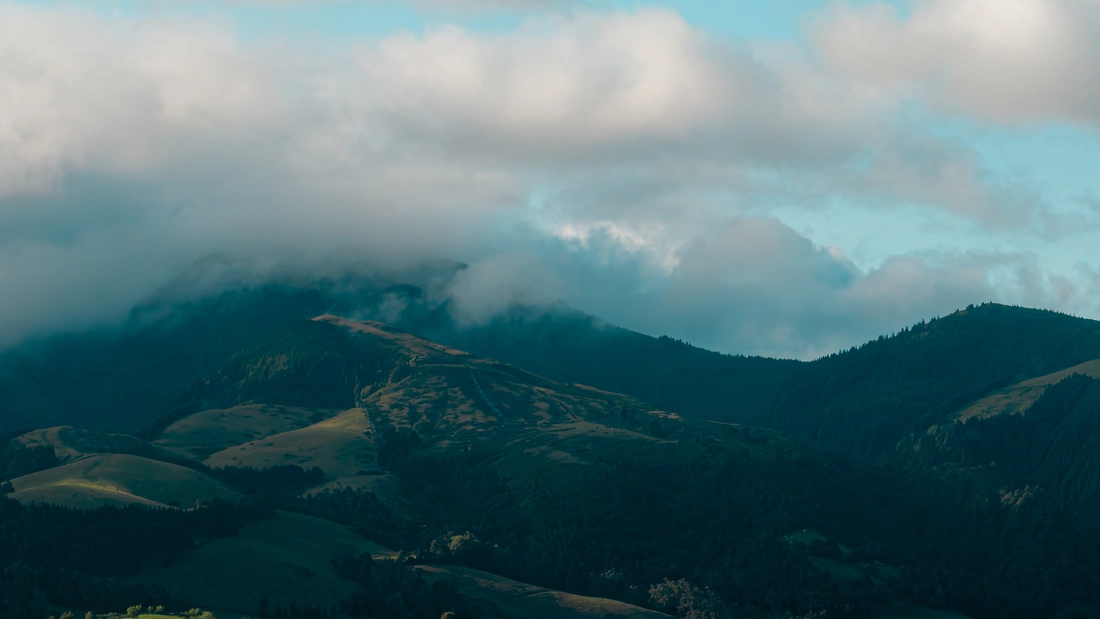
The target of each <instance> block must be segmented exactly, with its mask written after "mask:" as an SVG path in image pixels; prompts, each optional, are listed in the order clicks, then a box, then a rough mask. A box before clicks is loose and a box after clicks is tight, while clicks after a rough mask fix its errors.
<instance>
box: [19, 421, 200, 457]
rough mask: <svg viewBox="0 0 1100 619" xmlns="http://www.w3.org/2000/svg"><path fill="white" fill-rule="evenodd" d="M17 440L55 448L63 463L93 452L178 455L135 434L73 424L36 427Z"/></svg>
mask: <svg viewBox="0 0 1100 619" xmlns="http://www.w3.org/2000/svg"><path fill="white" fill-rule="evenodd" d="M15 440H16V442H18V443H19V444H20V445H21V446H23V447H24V448H32V449H33V448H36V447H49V448H52V449H53V452H54V455H55V456H56V457H57V459H58V461H59V462H60V463H62V464H64V463H66V462H70V461H72V460H74V459H76V458H79V457H81V456H86V455H90V454H130V455H133V456H142V457H144V458H150V459H153V460H162V461H169V462H170V461H172V460H175V459H176V458H178V456H175V455H174V454H172V453H170V452H168V451H167V450H164V449H161V448H159V447H156V446H154V445H150V444H149V443H148V442H146V441H144V440H142V439H140V438H137V437H135V436H129V435H126V434H104V433H101V432H92V431H90V430H82V429H80V428H74V427H72V426H58V427H56V428H44V429H42V430H33V431H31V432H27V433H26V434H23V435H21V436H19V437H17V438H16V439H15Z"/></svg>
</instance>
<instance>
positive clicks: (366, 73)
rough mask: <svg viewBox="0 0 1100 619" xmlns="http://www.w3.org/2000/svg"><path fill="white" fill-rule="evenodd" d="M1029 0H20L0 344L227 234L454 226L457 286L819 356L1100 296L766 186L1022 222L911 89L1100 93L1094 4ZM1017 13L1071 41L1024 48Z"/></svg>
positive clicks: (119, 299) (91, 317)
mask: <svg viewBox="0 0 1100 619" xmlns="http://www.w3.org/2000/svg"><path fill="white" fill-rule="evenodd" d="M524 4H528V3H524ZM531 4H533V3H531ZM1011 4H1012V5H1013V11H1015V12H1012V11H1009V12H1006V13H1003V14H1002V13H994V12H993V11H994V9H992V8H991V7H992V4H990V3H985V2H979V1H977V0H973V1H971V0H967V1H965V2H958V3H955V2H933V1H929V2H918V3H916V5H915V6H914V9H913V11H912V14H911V15H909V16H906V17H902V16H900V15H898V14H897V13H895V12H892V11H891V10H890V9H888V8H885V7H884V6H878V5H875V4H871V5H866V6H865V5H861V7H862V8H858V9H857V8H850V7H849V8H844V7H843V6H841V7H840V8H834V9H832V10H831V11H830V12H826V13H825V14H823V15H821V16H819V17H818V19H817V20H816V21H813V22H812V23H811V24H810V25H809V26H808V31H807V38H806V40H805V41H804V42H802V44H794V43H792V44H777V43H774V42H773V43H755V42H752V41H729V40H724V39H718V38H715V37H714V36H712V35H709V34H708V33H707V32H705V31H703V30H701V29H699V28H697V27H695V26H693V25H691V24H689V23H687V22H686V21H684V19H683V18H682V17H681V16H680V15H678V14H677V13H675V12H674V11H671V10H668V9H662V8H651V9H639V10H637V11H632V12H593V11H586V10H570V11H568V12H566V13H556V12H553V11H550V12H547V13H545V14H542V15H538V16H535V17H532V18H531V19H530V20H528V21H526V22H524V24H523V25H522V26H521V27H519V28H518V29H516V30H513V31H509V32H502V33H486V32H480V31H471V30H467V29H464V28H462V27H459V26H455V25H445V24H444V25H436V26H431V27H429V28H427V29H426V31H425V32H424V34H423V35H414V34H411V33H396V34H394V35H392V36H388V37H385V38H382V39H378V40H363V41H360V42H358V43H356V44H355V45H352V46H349V47H346V48H341V49H324V50H321V49H317V48H316V47H311V46H309V45H306V44H304V43H302V42H301V41H291V40H278V39H263V38H260V39H259V40H255V39H249V40H243V39H241V38H240V36H239V35H238V34H237V33H236V32H235V31H234V29H233V28H232V27H231V26H230V25H229V24H228V22H225V21H223V20H221V19H219V18H218V16H217V15H216V14H212V15H211V16H209V17H205V18H198V17H194V16H188V17H184V16H175V17H173V16H162V17H159V18H141V17H118V16H107V15H104V14H100V13H95V12H90V11H83V10H79V9H73V8H40V7H30V6H26V5H20V4H0V290H5V291H13V293H12V294H7V295H4V298H3V299H0V325H3V326H4V328H3V330H2V332H3V335H0V346H3V345H6V344H10V343H13V342H16V341H19V340H21V339H23V338H26V337H29V336H32V335H38V334H43V333H48V332H51V331H54V330H57V329H62V328H81V327H85V326H89V325H92V324H98V323H101V322H105V321H106V322H109V321H111V320H116V319H118V317H120V316H122V315H124V313H125V311H126V310H127V309H128V308H129V306H130V305H131V304H133V303H134V302H136V301H137V300H138V299H140V298H141V297H142V296H144V295H145V294H148V293H149V292H150V291H152V290H153V289H155V288H156V287H157V286H158V285H159V284H161V283H163V282H165V281H168V280H169V279H171V278H172V277H173V276H174V275H176V274H177V273H179V272H180V271H182V270H184V269H185V268H186V267H187V266H188V265H189V264H191V263H192V262H194V261H195V260H197V259H199V258H201V257H203V256H205V255H208V254H211V253H215V252H220V253H227V254H231V255H240V256H264V255H267V256H271V255H279V254H281V253H283V252H287V251H294V252H298V254H295V255H303V256H305V257H306V258H305V259H306V260H307V261H309V260H313V259H316V260H322V259H323V258H325V257H326V256H332V255H355V256H357V257H360V258H363V259H366V260H368V261H373V262H374V263H379V264H386V263H396V264H401V263H407V262H410V261H415V260H417V259H419V258H420V257H423V256H445V257H449V258H454V259H457V260H461V261H464V262H468V263H471V264H472V268H471V269H470V270H469V271H468V272H467V273H465V274H464V275H463V276H462V278H461V280H460V281H459V282H458V283H459V284H460V285H458V286H456V287H455V288H453V290H452V293H453V295H454V298H455V300H456V307H461V308H464V310H463V312H464V315H465V316H466V317H467V318H468V319H470V320H472V321H484V320H488V319H491V317H492V316H493V315H495V314H496V313H498V312H500V311H503V310H505V309H507V307H508V305H509V304H510V303H514V302H517V301H522V302H536V301H539V300H545V299H551V300H552V299H559V298H560V299H564V300H566V301H568V302H570V303H571V304H573V305H575V306H577V307H579V308H581V309H584V310H586V311H589V312H592V313H595V314H597V315H599V316H601V317H602V318H605V319H606V320H608V321H610V322H615V323H620V324H623V325H624V326H627V327H630V328H635V329H639V330H642V331H645V332H648V333H653V334H669V335H674V336H677V337H683V338H686V339H688V340H689V341H692V342H693V343H696V344H699V345H703V346H708V347H712V348H717V349H720V350H724V351H728V352H745V353H767V354H778V355H785V356H799V357H807V356H813V355H817V354H823V353H827V352H830V351H832V350H835V349H836V348H840V347H844V346H848V345H852V344H855V343H858V342H859V341H861V340H864V339H868V338H871V337H874V336H875V335H878V334H879V333H882V332H888V331H891V330H894V329H897V328H899V327H900V326H902V325H904V324H907V323H910V322H913V321H915V320H918V319H920V318H924V317H928V316H930V315H937V314H943V313H946V312H948V311H952V310H954V309H956V308H957V307H962V306H965V305H966V304H967V303H970V302H976V301H982V300H987V299H997V300H1004V301H1011V302H1019V303H1024V304H1028V305H1043V306H1050V307H1057V308H1060V309H1065V310H1070V311H1076V312H1079V313H1089V312H1096V310H1097V301H1096V299H1097V295H1096V294H1095V293H1090V292H1089V291H1090V290H1092V289H1094V288H1095V283H1094V281H1095V276H1094V275H1091V276H1090V273H1094V271H1089V269H1090V268H1095V265H1091V266H1090V265H1088V264H1084V265H1082V267H1081V269H1079V271H1078V272H1075V273H1068V274H1067V273H1061V274H1055V273H1051V272H1047V271H1045V270H1044V269H1043V268H1042V267H1041V266H1040V265H1039V263H1038V261H1037V257H1036V256H1035V255H1034V254H1032V253H1029V252H1027V251H1023V250H1021V249H1019V247H1017V248H1016V249H1015V250H1011V251H986V250H975V249H973V248H966V247H962V248H960V247H929V248H926V249H924V250H921V251H908V252H906V253H900V254H896V255H891V256H886V257H885V258H883V259H881V260H878V261H877V262H876V263H875V264H863V265H858V264H857V263H856V262H855V261H854V260H852V259H851V258H849V257H846V255H845V253H844V250H843V249H841V248H837V247H835V246H831V245H829V240H828V239H811V236H812V234H811V233H809V232H807V231H805V230H800V229H799V228H798V227H797V226H794V225H792V224H789V223H786V222H784V221H783V220H782V219H781V218H779V216H777V215H776V214H775V213H776V212H779V211H782V212H784V213H791V212H796V213H797V212H805V213H813V212H818V211H820V210H821V209H823V208H825V207H826V206H828V205H832V204H836V203H838V202H840V203H843V204H844V205H845V206H844V208H845V209H848V210H847V211H845V212H847V213H848V214H849V216H850V217H851V218H852V220H853V225H859V224H858V220H859V219H860V217H861V215H860V214H861V213H862V212H868V211H870V210H874V211H876V212H878V211H881V210H884V209H885V210H898V211H899V212H900V211H902V210H905V211H906V212H910V211H912V209H917V211H918V212H929V213H940V214H942V215H944V216H946V217H949V218H951V219H952V220H953V221H957V222H960V223H959V225H960V226H965V227H968V228H969V229H972V230H975V231H977V232H976V233H975V234H978V235H987V236H989V238H995V237H997V235H1008V236H1009V237H1012V238H1027V237H1026V234H1028V232H1027V231H1028V230H1029V229H1030V227H1031V226H1032V225H1033V224H1034V222H1035V221H1036V220H1037V218H1041V217H1047V216H1050V214H1049V212H1048V205H1046V204H1045V203H1044V202H1043V199H1042V196H1041V192H1039V191H1038V190H1033V189H1034V188H1032V187H1030V186H1026V185H1021V184H1019V183H1016V182H1011V181H1008V180H1005V179H1003V178H1002V177H1000V176H998V175H996V174H993V173H992V172H991V171H990V170H989V169H988V168H987V167H986V165H985V163H984V160H983V158H982V156H981V155H980V154H979V153H978V152H977V151H975V150H974V149H972V148H971V147H970V146H969V145H968V144H966V143H965V142H963V141H960V140H956V139H953V138H951V137H950V136H946V135H943V134H942V133H939V132H936V131H929V130H927V128H926V127H924V126H922V125H921V124H920V123H914V122H910V121H909V120H907V116H906V110H908V109H910V108H911V106H912V105H913V104H914V101H917V102H920V103H921V105H924V106H925V108H926V109H927V110H928V111H929V113H932V114H963V115H968V116H970V117H979V118H981V119H982V121H983V122H990V123H1007V124H1012V123H1019V122H1030V121H1035V120H1039V119H1056V120H1060V121H1064V122H1072V123H1082V124H1083V125H1086V126H1092V125H1093V124H1094V121H1095V120H1096V117H1095V112H1096V110H1097V109H1100V107H1098V106H1097V105H1096V99H1095V96H1096V93H1095V92H1094V89H1095V88H1096V86H1095V85H1093V84H1091V83H1089V84H1083V83H1081V82H1083V81H1087V80H1070V79H1068V77H1066V72H1072V71H1089V70H1091V69H1092V68H1095V66H1096V65H1094V64H1089V63H1095V62H1098V59H1100V54H1098V53H1097V50H1096V47H1095V44H1094V43H1093V42H1094V41H1095V40H1100V37H1097V36H1093V37H1092V38H1089V37H1088V35H1089V34H1090V33H1092V34H1093V35H1097V34H1100V28H1098V27H1097V21H1096V20H1095V17H1096V15H1095V13H1096V12H1095V11H1094V10H1093V9H1092V8H1090V7H1091V4H1087V3H1084V2H1078V3H1074V2H1070V1H1069V0H1066V1H1065V2H1051V3H1039V2H1033V3H1029V2H1024V1H1023V0H1020V1H1019V2H1013V3H1011ZM998 6H1000V5H998ZM1044 7H1048V8H1044ZM983 11H985V13H983ZM1028 11H1030V12H1028ZM1013 16H1014V17H1013ZM987 20H992V21H987ZM996 20H1001V21H996ZM1005 20H1008V21H1005ZM1012 20H1016V21H1012ZM1090 20H1091V21H1090ZM997 24H1000V25H999V26H998V25H997ZM1012 24H1016V27H1023V26H1021V24H1024V25H1027V24H1038V26H1041V27H1036V28H1034V29H1027V31H1028V34H1029V36H1032V37H1033V38H1034V37H1038V38H1040V39H1042V40H1046V38H1048V37H1056V36H1057V42H1058V43H1059V45H1060V46H1058V47H1056V48H1055V49H1053V50H1052V51H1050V53H1049V55H1044V54H1038V55H1039V56H1042V58H1034V57H1032V56H1036V54H1032V55H1030V56H1028V55H1026V54H1024V53H1023V52H1020V54H1019V58H1018V60H1019V62H1025V61H1026V62H1027V63H1030V64H1028V65H1027V66H1026V67H1025V68H1024V70H1021V71H1014V72H1013V71H1009V70H1008V69H1005V68H1004V67H1002V66H1001V65H1000V64H998V63H999V62H1002V61H1003V62H1009V61H1012V62H1015V61H1014V60H1012V59H1013V58H1016V56H1013V55H1012V54H1013V53H1015V51H1014V50H1016V49H1017V48H1015V47H1012V45H1014V44H1013V43H1012V41H1011V39H1009V38H1008V37H1010V35H1011V33H1012V31H1011V28H1009V26H1011V25H1012ZM880 32H887V33H889V36H885V35H881V34H880ZM1021 49H1022V48H1021ZM951 52H957V53H959V54H963V52H966V54H964V55H966V57H967V60H965V61H960V62H958V63H954V62H950V61H949V59H950V58H951ZM1025 56H1026V57H1025ZM1002 71H1008V72H1009V73H1013V75H1014V79H1011V80H1010V79H1008V78H1007V77H1006V76H1004V75H1002V74H1001V72H1002ZM982 76H985V77H982ZM1031 89H1037V90H1039V91H1041V93H1040V94H1020V93H1021V92H1023V91H1025V90H1027V91H1028V92H1031ZM1070 90H1072V91H1073V92H1070ZM1018 91H1019V92H1018ZM1014 93H1016V94H1020V96H1015V97H1014V96H1012V95H1013V94H1014ZM1088 221H1090V222H1091V221H1092V220H1088ZM868 233H869V234H873V233H874V231H873V230H872V231H868ZM1020 235H1024V236H1020ZM1006 238H1008V237H1006ZM1090 286H1092V288H1090Z"/></svg>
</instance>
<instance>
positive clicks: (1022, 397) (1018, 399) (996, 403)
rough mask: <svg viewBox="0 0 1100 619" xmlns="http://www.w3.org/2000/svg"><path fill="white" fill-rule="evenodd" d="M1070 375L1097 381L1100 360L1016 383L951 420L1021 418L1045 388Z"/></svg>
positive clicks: (971, 406)
mask: <svg viewBox="0 0 1100 619" xmlns="http://www.w3.org/2000/svg"><path fill="white" fill-rule="evenodd" d="M1072 374H1084V375H1086V376H1091V377H1093V378H1100V359H1093V360H1092V361H1086V362H1085V363H1080V364H1078V365H1075V366H1072V367H1068V368H1066V369H1064V370H1060V371H1058V372H1052V373H1050V374H1046V375H1044V376H1039V377H1037V378H1032V379H1029V380H1025V381H1021V382H1018V383H1016V384H1014V385H1010V386H1008V387H1005V388H1004V389H998V390H996V391H994V392H992V393H990V394H989V395H987V396H985V397H984V398H981V399H980V400H977V401H976V402H974V403H972V404H970V405H969V406H967V407H966V408H964V409H962V410H961V411H959V412H958V414H957V415H956V416H955V419H956V420H957V421H966V420H967V419H970V418H972V417H978V418H985V417H994V416H997V415H1006V414H1007V415H1021V414H1023V413H1024V411H1026V410H1027V409H1028V408H1029V407H1030V406H1031V405H1032V404H1034V403H1035V401H1036V400H1038V399H1039V396H1041V395H1043V392H1045V391H1046V390H1047V387H1049V386H1051V385H1054V384H1057V383H1059V382H1061V381H1062V380H1063V379H1065V378H1066V377H1067V376H1070V375H1072Z"/></svg>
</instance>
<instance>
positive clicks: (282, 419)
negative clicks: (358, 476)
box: [153, 404, 339, 460]
mask: <svg viewBox="0 0 1100 619" xmlns="http://www.w3.org/2000/svg"><path fill="white" fill-rule="evenodd" d="M338 412H339V411H335V410H328V409H316V408H299V407H293V406H276V405H270V404H248V405H245V406H236V407H233V408H228V409H212V410H205V411H202V412H199V413H195V414H193V415H190V416H187V417H185V418H183V419H181V420H179V421H177V422H175V423H173V424H172V425H170V426H168V427H167V428H165V429H164V431H162V432H161V433H160V435H159V436H157V438H156V440H155V441H153V443H154V444H155V445H157V446H159V447H162V448H164V449H167V450H169V451H171V452H173V453H175V454H178V455H180V456H183V457H187V458H191V459H194V460H203V459H205V458H206V457H208V456H210V455H211V454H213V453H215V452H218V451H222V450H223V449H228V448H230V447H234V446H237V445H241V444H244V443H247V442H249V441H252V440H256V439H262V438H267V437H269V436H274V435H276V434H282V433H284V432H290V431H292V430H299V429H301V428H305V427H307V426H309V425H311V424H314V423H317V422H319V421H323V420H325V419H328V418H330V417H333V416H334V415H336V414H337V413H338Z"/></svg>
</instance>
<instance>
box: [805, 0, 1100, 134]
mask: <svg viewBox="0 0 1100 619" xmlns="http://www.w3.org/2000/svg"><path fill="white" fill-rule="evenodd" d="M813 35H814V41H815V43H816V46H817V48H818V49H819V50H820V52H821V53H822V55H823V57H824V58H825V60H826V61H827V63H828V64H829V65H830V66H831V67H832V68H835V69H839V70H841V71H844V72H847V73H849V74H850V75H852V76H854V77H856V78H858V79H859V80H861V81H863V82H865V83H867V84H871V85H874V86H876V87H878V88H881V89H883V90H884V91H899V92H901V93H904V94H906V95H908V96H911V97H913V98H915V99H916V100H918V101H923V102H926V103H929V104H931V105H933V106H935V107H936V108H938V109H940V110H942V111H945V112H949V113H963V114H967V115H972V116H974V117H977V118H979V119H982V120H990V121H995V122H1003V123H1019V122H1036V121H1069V122H1079V123H1084V124H1087V125H1090V126H1092V127H1094V128H1096V127H1100V84H1098V83H1097V81H1096V80H1095V79H1093V76H1095V75H1100V3H1097V2H1095V1H1093V0H914V2H913V3H912V7H911V11H910V13H909V14H908V15H902V14H901V13H900V12H899V11H898V10H897V9H896V8H895V7H893V6H891V5H887V4H884V3H881V2H873V3H869V4H866V5H861V6H860V7H859V8H852V7H851V6H849V5H847V4H837V5H835V7H834V9H833V10H832V11H831V12H830V13H829V14H828V15H827V16H826V17H825V18H823V19H821V20H820V22H819V23H817V24H816V26H815V28H814V32H813Z"/></svg>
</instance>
